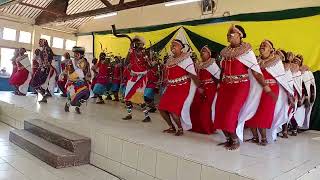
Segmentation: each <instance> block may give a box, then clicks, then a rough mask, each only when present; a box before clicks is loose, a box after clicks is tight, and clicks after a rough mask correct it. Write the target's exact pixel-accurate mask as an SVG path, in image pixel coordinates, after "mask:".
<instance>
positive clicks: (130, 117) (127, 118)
mask: <svg viewBox="0 0 320 180" xmlns="http://www.w3.org/2000/svg"><path fill="white" fill-rule="evenodd" d="M130 119H132V116H131V115H127V116H126V117H124V118H122V120H130Z"/></svg>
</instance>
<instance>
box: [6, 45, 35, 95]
mask: <svg viewBox="0 0 320 180" xmlns="http://www.w3.org/2000/svg"><path fill="white" fill-rule="evenodd" d="M25 53H26V49H24V48H21V49H19V51H18V57H17V58H16V59H15V61H14V62H15V66H16V68H17V69H16V71H15V72H14V74H13V75H12V77H11V78H10V81H9V84H10V85H12V86H14V88H15V92H16V95H19V96H25V95H26V94H27V92H28V88H29V83H30V80H31V78H32V75H31V71H32V69H31V63H30V60H29V57H28V55H27V54H25Z"/></svg>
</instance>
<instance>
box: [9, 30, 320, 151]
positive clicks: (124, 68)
mask: <svg viewBox="0 0 320 180" xmlns="http://www.w3.org/2000/svg"><path fill="white" fill-rule="evenodd" d="M246 36H247V35H246V32H245V30H244V29H243V28H242V27H241V26H239V25H232V26H231V27H230V29H229V30H228V33H227V40H228V42H229V45H228V46H227V47H225V48H224V49H223V50H222V51H221V52H220V56H219V58H217V57H215V56H214V53H213V52H212V51H211V50H210V48H209V47H208V46H204V47H203V48H202V49H201V51H200V54H201V57H200V58H199V59H197V58H196V56H193V55H192V53H191V52H190V51H189V50H190V48H188V47H187V45H186V44H184V43H183V42H182V41H181V40H179V39H174V40H173V41H172V42H171V55H170V56H165V57H164V59H163V61H161V60H160V59H159V58H158V57H157V56H154V55H151V54H154V53H150V52H149V51H147V50H146V49H145V48H144V45H145V42H144V40H143V39H142V38H140V37H135V38H133V39H132V41H131V46H130V49H129V53H128V57H127V58H126V59H122V58H121V57H114V58H111V57H110V56H108V54H107V53H105V52H102V53H100V55H99V59H93V60H92V64H91V65H90V63H89V62H88V60H87V59H86V58H85V57H84V53H85V50H84V48H81V47H74V48H73V53H74V58H73V59H71V57H70V55H69V54H68V53H66V54H65V55H64V57H65V59H64V60H63V61H62V62H61V73H60V74H58V71H57V70H56V69H55V66H54V61H53V52H52V50H51V48H50V47H49V46H48V43H47V41H46V40H44V39H41V40H40V42H39V45H40V47H41V48H42V49H41V50H40V49H37V50H35V56H34V58H33V60H32V64H31V63H30V60H29V59H28V56H27V55H25V49H23V48H22V49H19V50H17V51H16V53H15V56H14V57H13V59H12V63H13V67H14V68H13V73H12V76H11V77H10V80H9V82H10V84H11V85H12V86H14V88H15V94H16V95H26V94H27V91H28V88H29V85H30V86H31V87H32V88H33V89H34V90H35V91H36V92H37V93H38V94H39V97H41V98H40V100H39V103H47V99H48V97H50V96H52V95H53V93H54V88H55V87H56V85H58V87H59V89H60V91H61V93H62V94H61V96H63V97H67V102H66V104H65V111H66V112H69V108H70V106H74V107H75V110H76V112H77V113H79V114H80V113H81V112H80V106H81V104H83V103H84V102H86V101H87V100H88V99H89V97H90V94H93V96H92V98H96V101H95V102H96V103H97V104H104V103H105V101H106V100H112V101H123V102H124V103H125V106H126V109H127V114H126V116H125V117H123V120H130V119H132V118H133V112H132V110H133V107H134V105H139V106H140V107H141V109H142V111H143V113H144V119H143V120H142V121H143V122H150V121H151V117H150V116H149V113H151V112H155V111H156V110H157V109H158V110H159V112H160V114H161V116H162V118H163V119H164V120H165V122H166V123H167V124H168V126H169V128H168V129H165V130H163V132H164V133H171V134H174V135H175V136H181V135H183V133H184V130H191V131H193V132H197V133H202V134H213V133H215V132H216V131H217V130H222V132H223V134H224V136H225V137H226V142H223V143H221V144H219V145H223V146H224V147H225V148H226V149H227V150H237V149H238V148H239V147H240V142H243V141H245V142H252V143H256V144H259V145H262V146H265V145H267V144H268V142H270V141H275V140H276V139H277V137H278V136H280V137H283V138H288V134H289V132H291V135H293V136H297V134H298V129H308V128H309V122H310V114H311V110H312V105H313V103H314V101H315V92H316V91H315V88H316V86H315V80H314V77H313V74H312V72H311V71H310V69H309V68H308V67H307V66H306V65H304V64H303V56H302V55H299V54H298V55H294V54H293V53H292V52H289V51H288V52H286V51H284V50H281V49H276V48H275V47H274V45H273V43H272V42H271V41H270V40H264V41H262V43H261V44H260V47H259V55H255V53H254V52H253V50H252V47H251V45H250V44H249V43H246V42H244V39H245V38H246ZM186 49H188V50H186ZM156 94H159V96H160V102H159V103H158V104H157V105H156V103H155V95H156ZM245 128H247V129H250V130H251V134H252V138H251V139H246V140H245V138H244V129H245Z"/></svg>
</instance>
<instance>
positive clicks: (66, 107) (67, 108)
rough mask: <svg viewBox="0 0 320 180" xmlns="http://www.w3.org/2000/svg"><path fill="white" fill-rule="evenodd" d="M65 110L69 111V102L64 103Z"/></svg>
mask: <svg viewBox="0 0 320 180" xmlns="http://www.w3.org/2000/svg"><path fill="white" fill-rule="evenodd" d="M64 111H65V112H69V105H68V103H66V104H65V105H64Z"/></svg>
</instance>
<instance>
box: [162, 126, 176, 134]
mask: <svg viewBox="0 0 320 180" xmlns="http://www.w3.org/2000/svg"><path fill="white" fill-rule="evenodd" d="M162 132H163V133H169V134H173V133H176V128H174V127H171V128H169V129H166V130H163V131H162Z"/></svg>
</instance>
